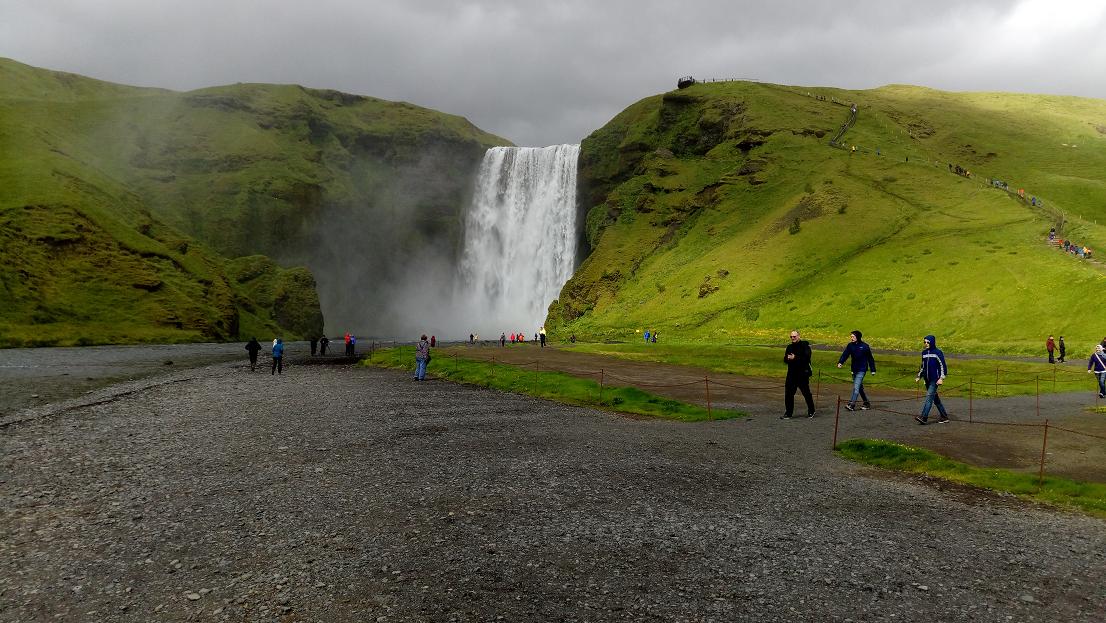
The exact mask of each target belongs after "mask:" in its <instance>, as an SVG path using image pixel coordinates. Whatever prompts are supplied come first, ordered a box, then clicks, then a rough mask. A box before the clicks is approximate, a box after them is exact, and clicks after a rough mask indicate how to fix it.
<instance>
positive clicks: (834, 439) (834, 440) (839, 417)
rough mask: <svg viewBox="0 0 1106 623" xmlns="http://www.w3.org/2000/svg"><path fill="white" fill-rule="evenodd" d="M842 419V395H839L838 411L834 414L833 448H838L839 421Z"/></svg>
mask: <svg viewBox="0 0 1106 623" xmlns="http://www.w3.org/2000/svg"><path fill="white" fill-rule="evenodd" d="M840 421H841V396H838V397H837V412H836V414H834V416H833V448H831V449H832V450H836V449H837V423H838V422H840Z"/></svg>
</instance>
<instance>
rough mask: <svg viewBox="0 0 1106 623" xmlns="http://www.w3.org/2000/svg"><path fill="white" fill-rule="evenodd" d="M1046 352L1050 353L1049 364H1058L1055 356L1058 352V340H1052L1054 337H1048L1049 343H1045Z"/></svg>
mask: <svg viewBox="0 0 1106 623" xmlns="http://www.w3.org/2000/svg"><path fill="white" fill-rule="evenodd" d="M1045 350H1047V351H1048V362H1049V363H1056V357H1054V356H1053V354H1054V353H1055V352H1056V340H1054V339H1052V336H1051V335H1050V336H1048V341H1046V342H1045Z"/></svg>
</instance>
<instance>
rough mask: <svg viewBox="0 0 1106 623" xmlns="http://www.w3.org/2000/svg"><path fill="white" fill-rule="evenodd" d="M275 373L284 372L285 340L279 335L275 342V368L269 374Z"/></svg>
mask: <svg viewBox="0 0 1106 623" xmlns="http://www.w3.org/2000/svg"><path fill="white" fill-rule="evenodd" d="M262 374H264V372H262ZM273 374H284V340H282V339H280V338H279V337H278V338H277V339H276V341H275V342H274V343H273V369H272V371H271V372H269V375H270V376H272V375H273Z"/></svg>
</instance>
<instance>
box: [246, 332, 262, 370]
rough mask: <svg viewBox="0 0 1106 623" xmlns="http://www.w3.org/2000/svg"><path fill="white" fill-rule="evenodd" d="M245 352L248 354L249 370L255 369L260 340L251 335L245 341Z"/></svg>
mask: <svg viewBox="0 0 1106 623" xmlns="http://www.w3.org/2000/svg"><path fill="white" fill-rule="evenodd" d="M246 352H247V353H249V354H250V372H253V371H254V370H257V353H259V352H261V342H258V341H257V338H256V337H251V338H250V341H249V342H246Z"/></svg>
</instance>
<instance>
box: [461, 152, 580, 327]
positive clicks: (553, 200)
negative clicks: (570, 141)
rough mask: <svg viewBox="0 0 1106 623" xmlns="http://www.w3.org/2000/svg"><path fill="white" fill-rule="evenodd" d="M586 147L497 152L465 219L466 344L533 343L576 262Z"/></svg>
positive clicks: (488, 157) (487, 159) (483, 168)
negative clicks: (515, 338) (506, 338)
mask: <svg viewBox="0 0 1106 623" xmlns="http://www.w3.org/2000/svg"><path fill="white" fill-rule="evenodd" d="M579 154H580V146H579V145H554V146H552V147H542V148H538V147H493V148H492V149H489V150H488V152H487V153H486V154H485V155H484V160H483V162H482V163H481V165H480V170H479V173H478V174H477V179H476V188H475V191H474V193H473V198H472V205H471V207H470V209H469V211H468V213H467V214H466V215H465V224H464V240H463V247H462V251H461V262H460V266H459V269H460V279H459V282H458V287H459V288H460V291H459V292H457V296H456V297H455V301H457V304H458V309H457V312H458V313H457V320H458V321H460V322H467V323H468V326H469V327H471V328H469V329H462V330H461V333H462V334H463V335H465V336H466V337H467V335H468V333H470V332H477V333H479V334H481V337H483V338H487V339H497V338H498V337H499V334H500V333H501V332H506V333H508V334H509V333H511V332H512V331H523V332H525V333H526V334H527V335H530V336H532V335H533V334H534V333H535V332H537V330H538V327H539V326H541V325H542V324H543V323H544V322H545V316H546V312H547V310H548V307H549V304H550V303H551V302H552V301H553V300H554V299H556V298H557V296H558V294H559V293H560V291H561V287H562V286H564V284H565V282H566V281H568V279H569V277H571V276H572V271H573V269H574V268H575V266H574V265H573V264H574V262H575V260H576V239H577V227H576V161H577V158H578V156H579Z"/></svg>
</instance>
